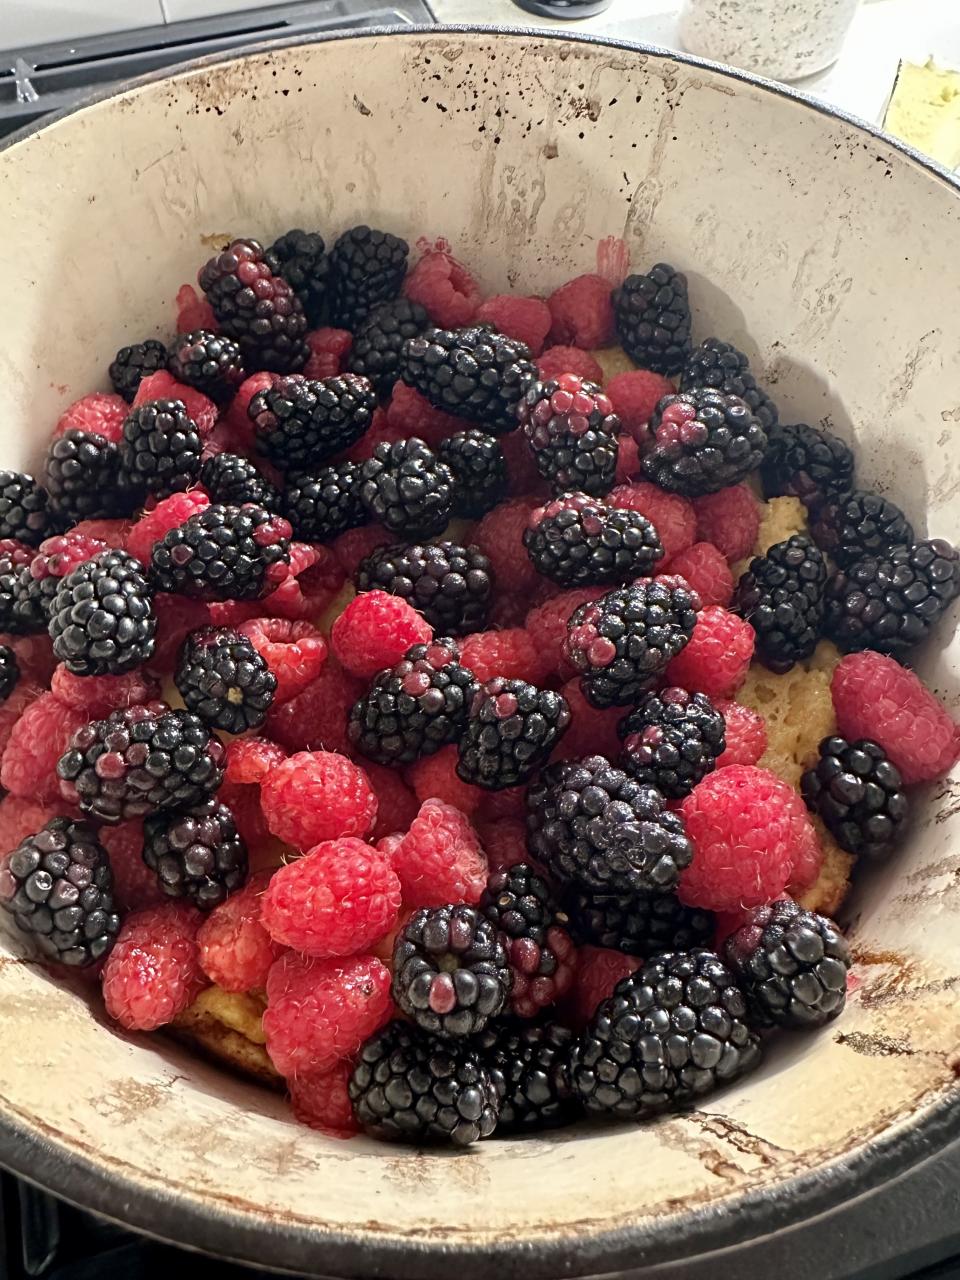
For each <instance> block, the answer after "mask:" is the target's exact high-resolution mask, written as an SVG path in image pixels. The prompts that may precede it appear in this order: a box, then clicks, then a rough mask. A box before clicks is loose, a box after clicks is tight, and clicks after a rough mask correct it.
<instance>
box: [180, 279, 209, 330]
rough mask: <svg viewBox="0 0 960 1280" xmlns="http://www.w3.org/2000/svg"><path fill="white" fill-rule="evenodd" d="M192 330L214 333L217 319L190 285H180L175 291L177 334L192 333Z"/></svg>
mask: <svg viewBox="0 0 960 1280" xmlns="http://www.w3.org/2000/svg"><path fill="white" fill-rule="evenodd" d="M194 329H209V330H210V331H211V332H212V333H216V331H217V318H216V316H215V315H214V314H213V307H211V305H210V303H209V302H208V301H207V300H206V298H201V297H200V295H199V294H198V293H197V291H196V289H195V288H194V287H193V285H192V284H182V285H181V286H180V288H179V289H178V290H177V333H192V332H193V330H194Z"/></svg>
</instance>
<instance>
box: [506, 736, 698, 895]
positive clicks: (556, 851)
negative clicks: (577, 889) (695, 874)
mask: <svg viewBox="0 0 960 1280" xmlns="http://www.w3.org/2000/svg"><path fill="white" fill-rule="evenodd" d="M527 845H528V847H529V849H530V852H531V853H532V854H533V856H534V857H535V858H536V859H537V860H538V861H539V862H541V863H543V865H544V866H545V867H546V868H547V870H548V871H549V872H550V873H551V874H552V875H553V876H555V877H556V879H557V881H558V882H559V883H561V884H569V883H571V882H575V883H576V884H578V885H586V886H587V887H588V888H591V889H596V890H600V891H601V892H604V893H609V894H621V895H622V894H635V893H650V892H655V893H668V892H670V891H671V890H672V889H674V888H675V886H676V883H677V880H678V878H679V875H680V872H681V871H682V870H683V869H684V867H687V866H689V864H690V860H691V858H692V857H693V847H692V846H691V844H690V841H689V840H688V839H687V837H686V835H685V833H684V829H683V823H682V821H681V820H680V817H679V815H678V814H676V813H671V812H670V811H669V810H668V809H667V808H666V807H665V802H664V799H663V796H662V795H661V794H660V793H659V791H657V790H656V789H655V788H654V787H648V786H644V785H643V784H642V783H640V782H637V781H636V779H635V778H631V777H630V776H629V774H626V773H624V772H623V770H622V769H617V768H615V767H614V766H613V765H612V764H610V762H609V761H608V760H606V759H605V758H604V757H603V756H588V757H587V758H586V759H585V760H561V761H559V762H558V763H557V764H552V765H550V766H549V768H547V769H544V771H543V773H542V774H541V775H540V778H539V779H538V781H537V783H536V784H535V785H534V786H531V787H530V788H529V790H528V792H527Z"/></svg>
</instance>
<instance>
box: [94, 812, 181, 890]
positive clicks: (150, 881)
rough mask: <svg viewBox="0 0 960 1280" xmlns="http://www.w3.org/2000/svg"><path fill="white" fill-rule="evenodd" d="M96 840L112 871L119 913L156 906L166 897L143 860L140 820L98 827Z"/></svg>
mask: <svg viewBox="0 0 960 1280" xmlns="http://www.w3.org/2000/svg"><path fill="white" fill-rule="evenodd" d="M97 839H98V840H99V841H100V843H101V844H102V845H103V847H104V848H105V849H106V851H107V854H108V855H109V858H110V869H111V870H112V871H113V888H114V895H113V896H114V899H115V900H116V904H117V908H118V909H119V910H120V911H121V912H128V911H143V910H144V909H145V908H146V907H157V906H159V905H160V904H161V903H162V902H169V900H170V899H169V898H168V897H167V895H166V894H165V893H164V891H163V890H162V889H161V887H160V885H159V884H158V883H157V877H156V876H155V875H154V873H153V872H152V871H151V870H150V868H149V867H148V866H147V864H146V863H145V862H144V860H143V822H142V820H141V819H140V818H135V819H133V820H132V821H130V822H121V823H120V824H119V825H118V826H116V827H108V826H102V827H100V829H99V832H98V835H97Z"/></svg>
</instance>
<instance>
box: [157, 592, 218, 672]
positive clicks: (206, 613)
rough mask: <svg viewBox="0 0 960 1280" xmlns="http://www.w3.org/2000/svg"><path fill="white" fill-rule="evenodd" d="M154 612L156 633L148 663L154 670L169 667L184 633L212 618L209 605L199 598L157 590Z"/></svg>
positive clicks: (206, 624) (208, 621) (201, 625)
mask: <svg viewBox="0 0 960 1280" xmlns="http://www.w3.org/2000/svg"><path fill="white" fill-rule="evenodd" d="M153 612H154V613H155V614H156V615H157V635H156V645H155V648H154V651H153V658H152V660H151V666H152V667H153V668H154V669H155V670H157V671H169V670H170V668H171V667H172V666H173V663H174V662H175V660H176V657H177V654H178V653H179V652H180V646H181V645H182V644H183V642H184V640H185V639H186V637H187V635H188V634H189V633H190V632H191V631H196V630H197V628H198V627H205V626H208V625H209V624H210V623H211V622H212V621H213V619H212V616H211V613H210V607H209V605H207V604H205V603H204V602H203V601H202V600H188V599H187V597H186V596H174V595H169V594H167V593H166V592H158V593H157V594H156V595H155V596H154V597H153Z"/></svg>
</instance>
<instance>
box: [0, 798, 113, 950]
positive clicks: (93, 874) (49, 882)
mask: <svg viewBox="0 0 960 1280" xmlns="http://www.w3.org/2000/svg"><path fill="white" fill-rule="evenodd" d="M0 906H3V907H4V908H5V909H6V910H7V911H9V912H10V914H11V915H12V916H13V918H14V921H15V922H16V924H17V926H18V928H20V929H21V930H22V931H23V932H24V933H27V934H30V936H31V937H32V938H33V939H34V940H35V941H36V943H37V945H38V947H39V948H40V950H41V952H42V953H43V955H45V956H46V957H48V958H49V959H50V960H56V961H58V962H59V963H60V964H66V965H70V966H71V967H72V968H78V969H79V968H84V967H86V966H87V965H91V964H95V963H96V962H97V961H98V960H102V959H103V957H104V956H105V955H106V954H107V953H108V952H109V951H110V949H111V948H112V946H113V944H114V942H115V941H116V939H117V932H118V930H119V928H120V917H119V916H118V915H117V912H116V910H115V909H114V905H113V874H112V872H111V870H110V862H109V859H108V858H107V853H106V850H105V849H104V847H103V845H101V844H100V842H99V841H98V840H97V833H96V830H95V829H94V828H93V827H92V826H91V825H90V824H89V823H87V822H76V821H74V820H73V819H72V818H53V819H52V820H51V821H50V822H48V823H47V825H46V826H45V827H43V828H42V829H41V830H40V831H38V832H37V833H36V835H32V836H27V837H26V838H25V839H24V840H21V842H20V844H19V845H18V846H17V848H16V849H14V851H13V853H11V854H10V856H9V857H8V858H7V859H6V860H5V861H4V862H3V864H2V866H0Z"/></svg>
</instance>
